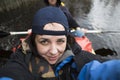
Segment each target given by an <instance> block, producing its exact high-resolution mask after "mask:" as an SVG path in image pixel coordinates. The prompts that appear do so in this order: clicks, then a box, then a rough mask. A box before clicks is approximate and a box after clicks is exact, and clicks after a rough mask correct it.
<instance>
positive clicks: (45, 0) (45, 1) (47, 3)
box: [44, 0, 61, 6]
mask: <svg viewBox="0 0 120 80" xmlns="http://www.w3.org/2000/svg"><path fill="white" fill-rule="evenodd" d="M44 3H45V4H46V5H47V6H49V2H48V0H44ZM60 5H61V0H57V3H56V6H60Z"/></svg>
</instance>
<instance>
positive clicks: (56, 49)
mask: <svg viewBox="0 0 120 80" xmlns="http://www.w3.org/2000/svg"><path fill="white" fill-rule="evenodd" d="M44 29H45V30H53V31H63V30H65V29H64V27H63V26H62V25H61V24H58V23H49V24H46V25H45V26H44ZM35 43H36V48H37V50H38V53H39V55H41V56H42V57H44V58H45V59H46V60H47V61H48V62H49V63H50V64H55V63H56V62H57V61H58V59H59V58H60V57H61V56H62V55H63V53H64V51H65V49H66V43H67V38H66V36H65V35H59V36H55V35H36V37H35Z"/></svg>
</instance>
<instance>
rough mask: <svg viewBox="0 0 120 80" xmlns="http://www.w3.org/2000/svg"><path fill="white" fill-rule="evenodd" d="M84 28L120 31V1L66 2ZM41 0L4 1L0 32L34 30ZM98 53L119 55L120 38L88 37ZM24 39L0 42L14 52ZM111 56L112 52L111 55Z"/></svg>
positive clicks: (81, 0) (105, 36)
mask: <svg viewBox="0 0 120 80" xmlns="http://www.w3.org/2000/svg"><path fill="white" fill-rule="evenodd" d="M63 1H64V2H65V3H66V6H67V7H68V8H69V10H70V12H71V13H72V15H73V17H74V18H75V19H76V21H77V22H78V23H79V24H80V26H81V27H84V28H87V29H94V30H99V29H100V30H120V10H119V9H120V0H63ZM43 6H44V4H43V2H42V0H1V3H0V30H3V31H8V32H9V31H23V30H27V29H29V28H31V21H32V18H33V14H34V13H35V12H36V11H37V10H38V9H39V8H41V7H43ZM86 36H87V37H88V38H89V39H90V40H91V41H92V43H93V48H94V49H95V50H101V49H102V50H103V48H104V49H106V50H107V49H108V50H109V51H110V50H111V51H113V52H115V53H117V54H118V55H120V54H119V53H120V50H119V45H120V42H119V40H120V34H117V33H115V34H111V33H104V34H103V33H100V34H86ZM20 37H21V36H19V37H18V36H8V37H6V38H2V39H0V41H1V42H0V47H1V49H4V50H11V48H12V47H13V45H14V44H15V43H16V41H17V40H18V39H19V38H20ZM109 53H110V52H109Z"/></svg>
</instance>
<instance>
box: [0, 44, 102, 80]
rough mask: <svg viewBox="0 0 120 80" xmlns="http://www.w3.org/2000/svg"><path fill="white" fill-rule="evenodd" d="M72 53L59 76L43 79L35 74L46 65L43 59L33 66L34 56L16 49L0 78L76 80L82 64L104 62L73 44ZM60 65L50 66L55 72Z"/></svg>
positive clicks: (16, 79) (0, 73) (0, 71)
mask: <svg viewBox="0 0 120 80" xmlns="http://www.w3.org/2000/svg"><path fill="white" fill-rule="evenodd" d="M72 51H73V53H74V56H73V59H72V60H70V61H69V62H68V63H65V64H64V65H63V66H62V68H61V69H60V70H62V73H61V75H60V76H58V77H53V78H47V79H45V78H42V77H41V76H39V75H40V74H42V73H40V74H37V72H38V71H39V70H38V69H37V68H38V66H39V65H44V64H42V63H47V62H44V59H43V58H42V57H40V58H41V60H42V61H41V62H40V64H39V65H38V64H35V59H36V58H35V57H36V56H34V55H33V54H32V53H31V52H29V51H28V52H27V54H25V53H23V52H22V50H21V49H18V50H17V51H16V53H13V54H12V55H11V59H10V60H9V61H8V62H7V63H6V64H5V65H4V66H3V67H2V68H1V69H0V77H10V78H13V79H14V80H59V79H62V80H76V78H77V75H78V73H79V72H80V70H81V68H82V67H83V66H84V64H86V63H88V62H90V61H92V60H98V61H100V62H102V61H104V60H102V59H101V57H100V56H97V55H93V54H91V53H89V52H86V51H82V50H81V48H80V47H79V45H78V44H74V45H73V46H72ZM64 60H65V59H64ZM64 60H63V61H64ZM30 62H31V63H30ZM60 63H61V62H60ZM60 63H58V64H56V65H50V66H51V67H52V69H53V70H55V68H56V66H58V65H59V64H60ZM72 63H75V64H76V66H77V67H76V68H77V69H75V68H72V67H71V65H72ZM30 64H31V65H32V70H33V71H32V72H31V68H30ZM47 64H48V63H47ZM44 66H45V68H46V67H47V65H46V64H45V65H44ZM41 69H42V68H41ZM59 72H61V71H59ZM72 74H74V75H75V76H76V77H75V78H73V77H72V76H71V75H72Z"/></svg>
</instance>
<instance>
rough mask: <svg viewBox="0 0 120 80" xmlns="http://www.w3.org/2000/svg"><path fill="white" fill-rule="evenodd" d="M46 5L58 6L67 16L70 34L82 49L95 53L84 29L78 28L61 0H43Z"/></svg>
mask: <svg viewBox="0 0 120 80" xmlns="http://www.w3.org/2000/svg"><path fill="white" fill-rule="evenodd" d="M44 2H45V4H46V5H47V6H55V7H59V8H60V9H61V10H62V11H63V12H64V14H65V15H66V17H67V20H68V24H69V28H70V29H71V32H72V35H74V37H75V40H76V41H77V43H78V44H79V45H80V46H81V47H82V50H85V51H88V52H91V53H93V54H95V52H94V49H93V47H92V42H91V41H90V40H89V39H88V38H87V37H86V36H85V34H84V33H85V32H86V31H87V30H86V29H84V28H82V29H80V26H79V24H78V23H77V22H76V21H75V20H74V19H73V17H72V15H71V13H70V12H69V10H68V9H67V8H66V7H65V5H64V3H62V2H61V0H44Z"/></svg>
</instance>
